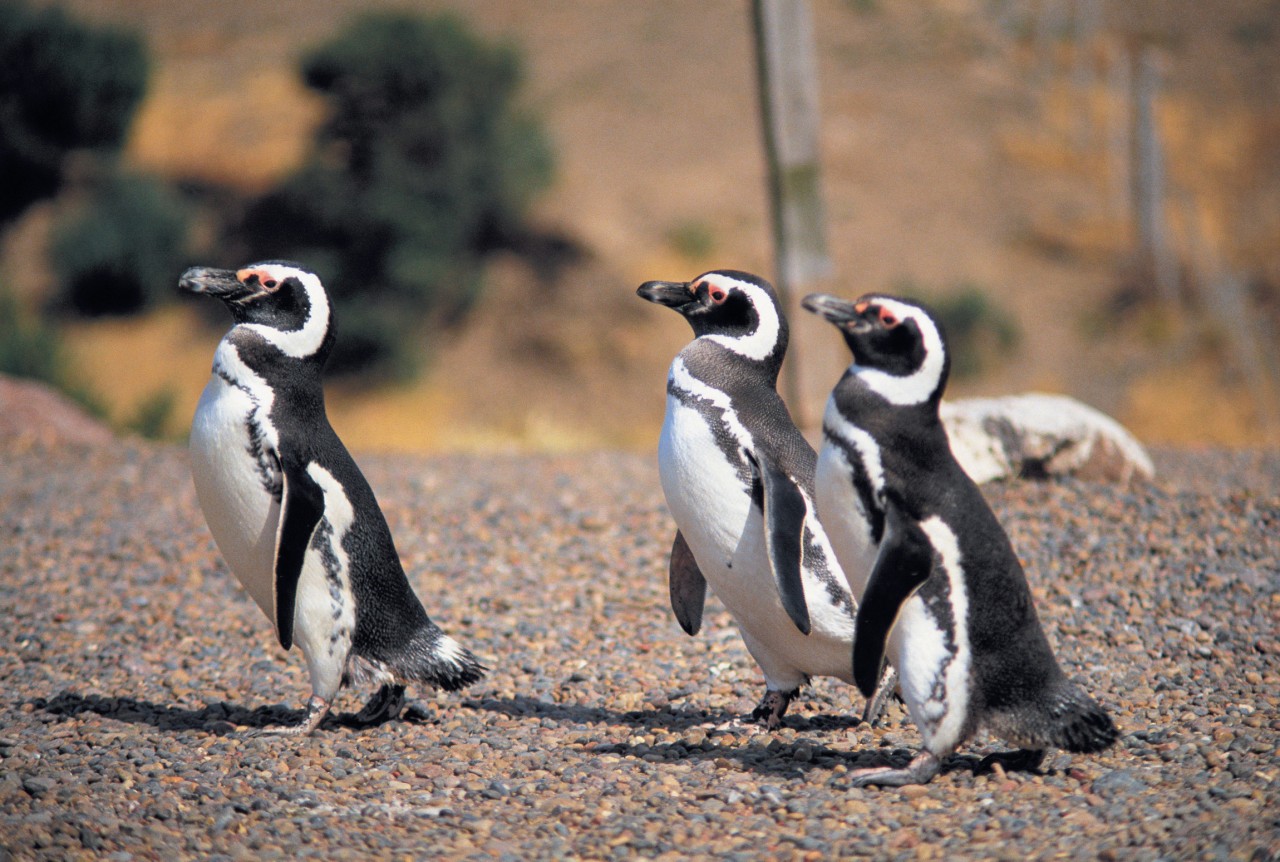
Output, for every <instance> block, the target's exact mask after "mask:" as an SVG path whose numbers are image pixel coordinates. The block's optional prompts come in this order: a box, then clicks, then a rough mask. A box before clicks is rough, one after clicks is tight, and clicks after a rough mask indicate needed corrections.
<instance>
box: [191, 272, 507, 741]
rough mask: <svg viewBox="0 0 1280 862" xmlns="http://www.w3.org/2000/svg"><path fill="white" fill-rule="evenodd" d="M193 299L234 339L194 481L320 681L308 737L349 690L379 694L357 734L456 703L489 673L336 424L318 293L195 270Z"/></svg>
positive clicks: (214, 528)
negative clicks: (419, 592) (424, 597)
mask: <svg viewBox="0 0 1280 862" xmlns="http://www.w3.org/2000/svg"><path fill="white" fill-rule="evenodd" d="M180 286H181V287H182V288H183V289H184V290H188V291H191V292H192V293H198V294H204V295H207V296H214V297H217V298H218V299H220V300H222V301H223V302H224V303H225V304H226V306H227V308H228V309H230V310H231V316H232V318H233V320H234V325H233V326H232V327H231V330H230V331H229V332H228V333H227V334H226V335H225V336H224V337H223V339H222V341H221V343H219V345H218V349H217V352H216V353H215V354H214V357H213V374H212V376H211V377H210V379H209V384H208V385H207V386H206V387H205V389H204V393H203V394H202V395H201V396H200V403H199V405H198V406H197V407H196V413H195V420H194V421H193V422H192V425H191V443H190V447H191V473H192V477H193V479H194V481H195V487H196V495H197V497H198V498H199V500H200V508H201V509H202V510H203V511H204V515H205V520H206V521H208V524H209V530H210V531H211V532H212V533H213V538H214V540H215V541H216V542H217V545H218V549H219V550H220V551H221V552H222V555H223V557H225V558H226V561H227V564H228V565H229V566H230V567H231V570H232V571H233V572H234V573H235V575H236V577H237V578H238V579H239V580H240V583H241V584H243V585H244V587H245V589H246V590H248V592H249V595H250V596H252V597H253V600H254V601H255V602H257V604H258V607H259V608H261V609H262V612H263V613H264V614H266V615H267V619H269V620H270V621H271V623H272V625H273V626H274V627H275V632H276V637H277V638H278V639H279V641H280V645H281V646H283V647H284V648H285V649H286V650H287V649H289V648H290V647H291V646H292V645H293V644H295V643H296V644H297V645H298V646H299V647H300V648H301V649H302V653H303V656H304V657H305V658H306V662H307V668H308V670H309V671H310V675H311V698H310V700H309V702H308V704H307V713H306V717H305V718H304V719H303V721H302V723H301V724H300V725H298V726H296V727H290V728H284V729H276V730H273V731H271V732H276V733H296V734H309V733H311V732H312V731H313V730H315V729H316V728H317V727H318V726H319V725H320V722H321V721H322V720H323V719H324V717H325V715H326V713H327V712H328V711H329V706H330V704H331V703H332V701H333V698H334V696H335V695H336V694H337V692H338V690H339V688H340V687H341V686H343V685H347V684H377V685H379V686H380V688H379V690H378V692H377V693H376V694H375V695H374V696H373V697H372V698H371V699H370V701H369V702H368V704H367V705H366V706H365V708H364V709H363V710H362V711H361V712H360V713H359V714H358V715H357V716H356V720H357V722H359V723H374V722H378V721H384V720H387V719H390V718H395V717H396V716H398V715H399V714H400V711H401V709H402V707H403V704H404V688H405V685H406V683H413V682H417V683H425V684H427V685H431V686H436V687H439V688H443V689H446V690H449V691H453V690H456V689H459V688H461V687H463V686H466V685H468V684H470V683H472V682H475V681H476V680H477V679H479V678H480V677H481V676H482V675H483V673H484V670H485V668H484V667H483V666H482V665H481V664H480V663H479V662H478V661H477V660H476V658H475V657H474V656H473V655H472V654H471V653H470V652H468V651H467V650H466V649H464V648H463V647H462V646H461V645H459V644H458V642H457V641H455V640H454V639H453V638H451V637H449V636H448V635H446V634H445V633H444V632H442V631H441V630H440V629H439V628H437V627H436V625H435V624H434V623H433V622H432V621H431V619H430V618H429V617H428V616H427V613H426V611H425V610H423V608H422V604H421V602H419V601H418V597H417V596H416V595H415V594H414V592H413V588H412V587H410V585H409V581H408V580H407V579H406V577H405V574H404V569H403V568H401V565H400V557H399V555H398V554H397V553H396V549H395V545H394V544H393V543H392V540H391V532H390V530H389V529H388V528H387V522H386V519H385V518H383V515H382V510H381V509H379V508H378V502H377V500H376V499H374V496H373V491H372V490H371V489H370V488H369V483H368V482H367V481H365V478H364V475H363V474H361V472H360V469H359V468H358V467H357V466H356V463H355V461H353V460H352V459H351V455H350V454H349V453H348V452H347V449H346V447H345V446H343V445H342V441H341V440H339V439H338V436H337V435H336V434H335V433H334V431H333V428H331V427H330V425H329V420H328V418H327V417H326V415H325V407H324V389H323V387H322V384H321V371H322V369H323V367H324V363H325V359H326V358H327V357H328V355H329V351H330V348H331V347H332V345H333V340H334V324H333V314H332V312H331V310H330V307H329V300H328V297H327V296H326V295H325V291H324V287H323V286H322V285H321V283H320V279H319V278H317V277H316V275H315V274H314V273H312V272H310V271H308V270H307V269H305V268H303V267H301V266H299V265H298V264H295V263H288V262H282V261H268V262H264V263H257V264H252V265H250V266H246V267H245V268H243V269H240V270H238V271H233V270H225V269H208V268H203V267H195V268H192V269H189V270H187V271H186V272H185V273H184V274H183V276H182V279H181V281H180Z"/></svg>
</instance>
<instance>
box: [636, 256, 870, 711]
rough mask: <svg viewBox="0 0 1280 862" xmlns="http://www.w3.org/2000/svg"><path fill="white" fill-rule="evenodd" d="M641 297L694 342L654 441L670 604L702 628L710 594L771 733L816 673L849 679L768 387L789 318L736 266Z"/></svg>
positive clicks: (798, 448)
mask: <svg viewBox="0 0 1280 862" xmlns="http://www.w3.org/2000/svg"><path fill="white" fill-rule="evenodd" d="M637 294H638V295H639V296H640V297H641V298H643V299H646V300H648V301H649V302H653V303H657V304H658V305H664V306H667V307H668V308H671V309H673V310H675V311H676V312H678V313H679V314H680V315H681V316H683V317H684V318H685V320H686V321H688V323H689V325H690V326H691V327H692V329H693V334H694V339H693V341H691V342H690V343H689V344H688V345H686V346H685V347H684V348H683V349H682V350H681V351H680V352H679V354H678V355H677V356H676V357H675V359H674V361H673V362H672V363H671V367H670V370H669V371H668V375H667V405H666V417H665V419H664V422H663V425H662V433H661V437H660V439H659V443H658V467H659V476H660V479H661V482H662V490H663V493H664V495H665V497H666V501H667V507H668V509H669V510H670V512H671V514H672V516H673V517H674V519H675V522H676V527H677V529H676V535H675V540H674V543H673V545H672V549H671V559H670V566H669V582H668V583H669V589H670V599H671V607H672V610H673V611H674V613H675V616H676V619H677V620H678V621H679V623H680V626H681V627H682V628H683V629H684V630H685V632H687V633H688V634H690V635H694V634H697V632H698V631H699V629H700V628H701V625H702V612H703V606H704V602H705V599H706V594H707V589H708V588H710V589H711V590H713V591H714V592H715V594H716V595H717V596H718V597H719V598H720V601H721V602H722V603H723V605H724V606H725V607H726V608H727V609H728V611H729V613H730V614H731V615H732V616H733V619H734V622H735V623H736V624H737V627H738V630H739V631H740V633H741V635H742V639H743V642H744V643H745V644H746V647H747V650H748V652H750V654H751V656H752V658H754V659H755V661H756V663H757V664H758V665H759V666H760V669H761V671H762V672H763V673H764V678H765V694H764V697H763V698H762V699H761V701H760V704H759V705H758V706H757V707H756V708H755V709H754V710H753V711H752V714H751V715H752V718H753V719H755V720H757V721H763V722H764V723H765V725H766V726H768V727H769V728H776V727H778V726H779V725H780V724H781V722H782V718H783V716H784V715H785V713H786V711H787V707H788V706H789V704H790V703H791V701H792V699H794V698H795V696H796V695H797V693H798V692H799V690H800V688H801V687H802V686H803V685H805V684H806V683H807V682H808V681H809V680H810V679H811V678H812V677H815V676H828V677H836V678H838V679H841V680H844V681H845V682H852V667H851V663H850V658H849V657H850V651H851V650H852V647H853V635H854V615H855V612H856V605H855V602H854V598H853V594H852V592H851V590H850V585H849V583H848V581H847V580H846V578H845V573H844V572H843V571H842V570H841V568H840V565H839V563H838V562H837V561H836V558H835V555H834V553H833V551H832V549H831V545H830V543H829V541H828V540H827V534H826V532H825V531H824V530H823V528H822V524H821V523H819V521H818V518H817V512H816V507H815V505H814V487H813V478H814V468H815V462H816V458H817V455H816V453H815V452H814V450H813V448H812V447H811V446H810V445H809V444H808V442H807V441H806V440H805V439H804V436H803V435H802V434H801V433H800V430H799V429H798V428H796V426H795V423H794V422H793V421H792V419H791V415H790V413H789V412H788V411H787V407H786V405H785V404H784V403H783V401H782V398H781V397H780V396H779V395H778V391H777V382H778V372H779V370H780V369H781V366H782V360H783V356H784V355H785V354H786V350H787V338H788V335H787V332H788V330H787V322H786V319H785V317H784V316H783V314H782V311H781V308H780V306H779V304H778V298H777V295H776V294H775V293H774V290H773V287H772V286H771V285H770V284H769V283H768V282H767V281H765V280H764V279H762V278H759V277H758V276H755V275H751V274H749V273H745V272H740V271H737V270H715V271H712V272H707V273H705V274H703V275H700V276H698V277H697V278H695V279H694V280H693V281H690V282H666V281H650V282H646V283H645V284H642V285H641V286H640V287H639V289H638V290H637ZM871 717H872V718H874V716H871Z"/></svg>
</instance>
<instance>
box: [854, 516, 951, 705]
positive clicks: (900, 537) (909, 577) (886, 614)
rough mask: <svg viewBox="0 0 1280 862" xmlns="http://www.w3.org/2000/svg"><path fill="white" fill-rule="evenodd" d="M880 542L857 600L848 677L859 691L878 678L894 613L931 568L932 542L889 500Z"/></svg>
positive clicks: (868, 691)
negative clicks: (873, 563) (873, 562)
mask: <svg viewBox="0 0 1280 862" xmlns="http://www.w3.org/2000/svg"><path fill="white" fill-rule="evenodd" d="M886 515H887V521H886V529H885V538H884V542H883V543H882V544H881V546H880V554H879V556H877V557H876V564H875V566H874V568H872V570H871V576H870V577H869V578H868V579H867V588H866V590H865V591H864V592H863V594H862V599H861V600H860V601H859V602H858V615H857V619H856V621H855V623H854V630H853V631H854V635H853V680H854V682H855V683H857V685H858V689H859V691H861V692H862V695H863V697H868V698H869V697H871V696H872V695H873V694H874V693H875V691H876V684H877V683H878V682H879V681H880V671H881V668H882V666H883V664H884V654H885V648H886V646H887V644H888V641H889V633H890V632H891V631H893V626H894V623H896V622H897V621H898V614H899V613H900V612H901V611H902V606H903V605H904V604H906V602H907V600H908V599H910V598H911V597H912V596H913V595H915V593H916V590H918V589H920V588H921V587H922V586H924V583H925V581H927V580H928V579H929V573H930V572H932V571H933V545H932V544H931V543H930V542H929V537H928V536H926V535H925V533H924V530H921V529H920V525H919V524H917V523H916V522H915V521H914V520H909V519H908V518H906V517H905V516H904V515H903V514H902V512H901V511H900V510H899V509H898V507H897V506H896V505H894V504H893V503H892V502H890V503H889V505H888V506H887V512H886Z"/></svg>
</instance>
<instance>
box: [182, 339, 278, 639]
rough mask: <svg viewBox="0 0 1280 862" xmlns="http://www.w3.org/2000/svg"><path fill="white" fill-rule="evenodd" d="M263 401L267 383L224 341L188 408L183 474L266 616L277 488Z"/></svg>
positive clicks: (231, 562)
mask: <svg viewBox="0 0 1280 862" xmlns="http://www.w3.org/2000/svg"><path fill="white" fill-rule="evenodd" d="M237 366H238V367H237ZM270 405H271V394H270V389H269V388H268V387H267V386H266V384H265V383H264V382H263V381H262V380H261V378H259V377H257V375H254V374H253V373H252V372H251V371H249V370H248V369H247V368H246V367H245V366H244V365H243V363H241V362H240V361H239V357H238V356H236V355H235V348H234V347H231V346H230V345H227V344H226V343H224V344H222V345H220V346H219V348H218V353H217V355H216V356H215V359H214V372H213V375H212V376H211V377H210V379H209V383H208V385H206V386H205V388H204V392H203V393H202V394H201V396H200V403H199V405H198V406H197V407H196V413H195V419H194V421H193V422H192V425H191V439H190V452H191V475H192V478H193V480H194V482H195V487H196V496H197V498H198V499H199V501H200V508H201V509H202V510H203V511H204V515H205V520H206V521H207V522H208V524H209V531H210V532H211V533H213V538H214V541H215V542H216V543H217V545H218V550H219V551H220V552H221V553H222V555H223V557H224V558H225V559H226V561H227V564H228V565H229V566H230V567H231V570H232V572H234V573H235V576H236V577H237V578H238V579H239V580H240V583H241V584H243V585H244V587H245V589H246V590H248V592H249V595H250V596H252V597H253V600H254V601H255V602H256V603H257V605H258V607H259V608H261V609H262V612H263V613H264V614H266V615H267V618H268V619H271V607H272V592H273V578H274V569H275V543H276V527H277V525H278V523H279V520H280V502H279V496H280V487H281V476H280V466H279V463H278V461H277V460H276V458H275V455H274V454H273V452H274V448H275V442H276V439H275V429H274V428H273V427H272V426H271V424H270V421H269V418H268V416H269V411H270Z"/></svg>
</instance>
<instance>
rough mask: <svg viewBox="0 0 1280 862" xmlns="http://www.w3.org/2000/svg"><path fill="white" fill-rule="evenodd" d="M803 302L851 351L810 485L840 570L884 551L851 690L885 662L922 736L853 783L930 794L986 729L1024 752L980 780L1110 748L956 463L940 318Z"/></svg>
mask: <svg viewBox="0 0 1280 862" xmlns="http://www.w3.org/2000/svg"><path fill="white" fill-rule="evenodd" d="M803 305H804V307H805V308H806V309H808V310H809V311H811V312H813V313H815V314H817V315H819V316H821V317H823V318H825V319H826V320H827V321H829V322H830V323H832V324H834V325H835V326H836V328H837V329H838V330H839V331H840V333H841V334H842V335H843V336H844V340H845V342H846V343H847V344H848V346H849V349H850V350H851V351H852V353H853V363H852V364H851V365H850V367H849V369H848V370H847V371H846V372H845V373H844V375H843V376H842V377H841V379H840V380H839V382H838V383H837V384H836V386H835V388H834V390H833V391H832V393H831V397H830V399H829V401H828V404H827V409H826V412H825V415H824V420H823V432H822V433H823V441H822V449H823V454H822V457H821V462H822V463H823V464H824V468H823V469H820V470H819V471H818V473H817V476H816V479H815V481H816V483H817V484H818V488H817V500H818V510H819V512H820V514H821V515H822V517H823V518H824V522H825V523H826V524H828V525H831V531H830V535H831V539H832V544H833V546H834V548H835V553H836V556H837V558H838V559H839V560H840V562H841V564H842V565H844V566H846V569H845V570H846V571H850V570H853V571H860V570H861V569H859V568H858V567H859V566H862V565H863V564H864V563H865V561H866V559H867V558H868V556H869V555H871V556H874V564H873V566H872V567H871V568H870V570H869V571H870V574H869V575H868V577H867V579H866V582H865V584H862V585H861V588H860V589H859V591H858V598H859V605H858V612H857V627H856V635H855V638H854V647H853V673H854V678H855V682H856V684H857V685H858V688H859V689H860V690H861V691H862V692H863V693H864V694H867V695H868V696H869V695H870V693H871V692H872V691H873V690H874V687H875V685H876V682H877V678H878V675H879V673H880V670H881V666H882V664H883V662H884V660H885V658H886V656H887V657H888V659H889V661H891V662H892V663H893V665H894V666H895V667H896V668H897V672H898V680H899V686H900V693H901V696H902V699H903V701H904V703H905V704H906V707H907V711H908V713H909V714H910V716H911V719H912V721H914V722H915V724H916V727H917V728H918V729H919V730H920V733H921V736H922V737H923V747H922V749H921V751H920V752H919V753H918V754H917V755H916V756H915V757H914V758H913V759H912V760H911V762H910V763H909V764H908V765H907V766H906V767H904V768H901V769H895V768H892V767H888V766H885V767H873V768H869V769H860V770H855V771H854V772H852V773H850V777H851V784H852V785H853V786H858V787H860V786H867V785H887V786H900V785H904V784H923V783H927V782H929V781H930V780H932V779H933V777H934V776H935V775H937V773H938V771H939V769H940V768H941V764H942V760H943V758H945V757H947V756H949V755H950V754H952V753H953V752H954V751H955V750H956V749H957V748H958V747H959V746H960V745H961V744H963V743H964V742H965V741H966V740H967V739H969V738H970V737H971V736H972V735H973V734H974V733H976V732H977V731H979V730H986V731H989V732H991V733H993V734H995V735H996V736H999V737H1001V738H1003V739H1005V740H1007V741H1010V742H1012V743H1014V745H1016V746H1018V748H1019V750H1018V751H1015V752H1003V753H1000V754H996V755H991V756H989V757H988V758H986V759H984V761H983V762H982V763H980V764H979V769H980V770H981V768H983V767H985V766H987V765H989V764H990V763H992V762H1002V763H1007V764H1009V765H1010V766H1011V767H1022V768H1030V769H1035V768H1036V767H1038V766H1039V764H1040V762H1041V760H1042V758H1043V756H1044V751H1045V749H1046V748H1048V747H1057V748H1063V749H1066V750H1067V751H1073V752H1085V753H1088V752H1096V751H1101V750H1102V749H1104V748H1106V747H1107V746H1109V745H1111V744H1112V743H1113V742H1115V739H1116V735H1117V731H1116V727H1115V724H1114V723H1113V722H1112V720H1111V718H1110V716H1109V715H1108V713H1107V712H1106V710H1105V709H1103V707H1101V706H1100V705H1099V704H1098V703H1097V702H1096V701H1095V700H1093V698H1091V697H1090V696H1089V695H1088V694H1086V693H1085V692H1084V691H1083V690H1082V689H1081V688H1080V687H1079V686H1078V685H1076V684H1075V683H1074V682H1072V681H1070V680H1069V679H1068V678H1067V677H1066V675H1065V674H1064V673H1063V671H1062V669H1061V668H1060V667H1059V665H1058V662H1057V660H1056V659H1055V657H1054V654H1053V650H1052V649H1051V648H1050V645H1049V641H1048V639H1047V638H1046V637H1045V633H1044V630H1043V629H1042V628H1041V627H1040V621H1039V618H1038V617H1037V615H1036V609H1035V604H1034V602H1033V601H1032V596H1031V590H1030V587H1029V586H1028V584H1027V579H1026V575H1025V574H1024V572H1023V569H1022V565H1021V563H1019V561H1018V557H1017V555H1016V554H1015V552H1014V549H1013V546H1012V544H1011V543H1010V541H1009V537H1008V535H1007V534H1006V533H1005V531H1004V528H1003V527H1002V526H1001V525H1000V522H999V521H998V520H997V519H996V516H995V514H994V513H993V512H992V511H991V507H990V506H989V505H988V504H987V502H986V499H985V498H984V497H983V495H982V492H981V491H980V490H979V489H978V486H977V485H976V484H975V483H974V482H973V480H971V479H970V478H969V476H968V475H967V474H966V473H965V472H964V470H963V469H962V468H961V467H960V465H959V463H958V462H957V461H956V459H955V457H954V456H953V455H952V452H951V446H950V443H949V441H948V439H947V433H946V430H945V428H944V426H943V424H942V421H941V419H940V418H939V415H938V406H939V403H940V402H941V400H942V393H943V389H944V388H945V386H946V383H947V376H948V373H949V371H950V367H951V358H950V355H949V354H948V352H947V342H946V338H945V335H944V333H943V330H942V327H941V325H940V324H939V323H938V321H937V319H936V318H935V317H934V316H933V315H932V314H931V313H930V312H929V311H928V310H927V309H926V308H924V307H923V306H921V305H918V304H915V303H912V302H908V301H906V300H902V299H897V298H894V297H890V296H885V295H881V294H868V295H866V296H863V297H862V298H860V299H859V300H857V301H856V302H848V301H845V300H842V299H839V298H837V297H834V296H828V295H822V294H812V295H810V296H808V297H806V298H805V299H804V301H803ZM837 523H839V524H841V526H840V527H839V528H837V527H835V526H834V525H835V524H837Z"/></svg>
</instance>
